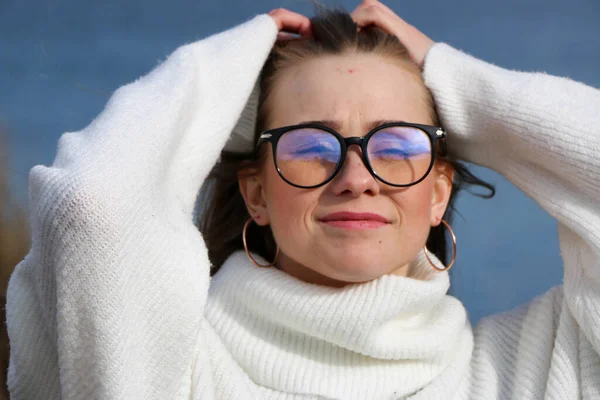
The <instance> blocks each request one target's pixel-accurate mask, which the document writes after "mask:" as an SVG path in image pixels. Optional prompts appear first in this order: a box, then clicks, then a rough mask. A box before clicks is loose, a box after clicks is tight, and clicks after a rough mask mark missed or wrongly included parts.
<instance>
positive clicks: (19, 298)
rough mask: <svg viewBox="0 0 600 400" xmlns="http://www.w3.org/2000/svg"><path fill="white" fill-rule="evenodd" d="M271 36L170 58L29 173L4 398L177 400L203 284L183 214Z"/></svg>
mask: <svg viewBox="0 0 600 400" xmlns="http://www.w3.org/2000/svg"><path fill="white" fill-rule="evenodd" d="M276 35H277V27H276V24H274V23H273V20H272V19H271V18H269V17H267V16H259V17H257V18H255V19H254V20H252V21H250V22H248V23H246V24H243V25H241V26H239V27H236V28H234V29H231V30H229V31H226V32H224V33H221V34H218V35H214V36H212V37H210V38H207V39H205V40H202V41H199V42H196V43H193V44H190V45H187V46H183V47H181V48H180V49H178V50H177V51H176V52H175V53H174V54H172V55H171V56H170V57H169V58H168V59H167V60H166V61H165V62H164V63H163V64H162V65H160V66H159V67H157V68H156V69H155V70H153V71H152V72H151V73H150V74H148V75H147V76H145V77H143V78H141V79H139V80H138V81H136V82H134V83H132V84H130V85H126V86H124V87H123V88H121V89H119V90H117V92H116V93H115V94H114V95H113V96H112V98H111V99H110V101H109V102H108V104H107V106H106V108H105V110H104V111H103V112H102V114H101V115H100V116H99V117H97V118H96V119H95V120H94V121H93V122H92V123H91V124H90V125H89V126H88V127H86V128H85V129H84V130H82V131H80V132H76V133H67V134H64V135H63V136H62V137H61V139H60V141H59V144H58V152H57V156H56V159H55V161H54V163H53V165H52V166H50V167H44V166H37V167H34V168H33V169H32V171H31V173H30V207H31V219H32V232H33V237H32V248H31V251H30V253H29V254H28V255H27V257H26V258H25V260H24V261H23V262H22V263H20V264H19V266H18V267H17V268H16V270H15V273H14V274H13V276H12V277H11V281H10V285H9V289H8V301H7V324H8V331H9V336H10V341H11V360H10V368H9V388H10V391H11V394H12V398H14V399H25V398H27V399H36V398H40V399H41V398H44V399H48V398H63V399H79V398H144V399H166V398H173V395H174V394H175V393H182V394H184V395H185V393H186V390H185V387H186V386H187V387H189V386H190V385H191V383H190V382H189V380H190V376H191V373H192V372H191V368H192V365H193V364H194V357H196V356H198V355H196V354H194V349H196V348H198V343H197V338H198V337H201V335H200V332H199V330H200V326H201V321H202V317H203V309H204V305H205V302H206V297H207V293H208V285H209V261H208V257H207V252H206V248H205V245H204V242H203V240H202V237H201V236H200V234H199V232H198V231H197V229H196V228H195V226H194V225H193V222H192V211H193V207H194V202H195V200H196V196H197V194H198V191H199V189H200V186H201V184H202V182H203V180H204V179H205V177H206V176H207V175H208V173H209V171H210V169H211V167H212V166H213V164H214V163H215V162H216V160H217V158H218V157H219V154H220V152H221V149H222V148H223V147H224V145H225V143H226V141H227V139H228V137H229V135H230V133H231V131H232V129H233V128H234V125H235V123H236V120H238V117H239V116H240V114H241V113H242V110H243V108H244V104H245V103H246V100H247V99H248V97H249V95H250V93H251V91H252V88H253V86H254V84H255V81H256V79H257V76H258V73H259V72H260V69H261V67H262V64H263V62H264V60H265V58H266V57H267V55H268V53H269V51H270V49H271V47H272V45H273V42H274V41H275V38H276ZM239 126H242V127H243V126H246V129H251V127H248V125H247V124H241V125H239ZM239 126H238V127H239ZM200 357H201V355H200ZM202 367H203V366H202V365H201V363H200V364H199V368H202ZM188 375H190V376H188ZM187 396H188V397H189V391H188V394H187Z"/></svg>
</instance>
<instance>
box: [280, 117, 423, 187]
mask: <svg viewBox="0 0 600 400" xmlns="http://www.w3.org/2000/svg"><path fill="white" fill-rule="evenodd" d="M341 155H342V145H341V143H340V141H339V140H338V138H337V137H336V136H334V135H333V134H331V133H330V132H327V131H325V130H321V129H315V128H301V129H294V130H291V131H288V132H286V133H284V134H283V135H282V136H281V137H280V138H279V142H278V144H277V154H276V155H275V159H276V162H277V167H278V168H279V172H280V173H281V175H282V176H283V177H284V178H285V179H286V180H288V181H289V182H291V183H292V184H294V185H298V186H316V185H319V184H321V183H323V182H325V181H326V180H328V179H329V178H331V176H332V175H333V174H334V173H335V171H336V170H337V167H338V164H339V163H340V162H342V160H341ZM366 157H367V159H368V161H369V163H370V164H371V167H372V169H373V172H374V173H375V174H376V175H377V176H378V177H379V178H380V179H382V180H383V181H385V182H387V183H390V184H393V185H410V184H411V183H414V182H416V181H418V180H420V179H421V178H422V177H423V176H425V174H426V173H427V171H428V169H429V166H430V164H431V142H430V140H429V136H428V135H427V133H425V132H424V131H422V130H421V129H419V128H415V127H409V126H392V127H387V128H383V129H380V130H379V131H377V132H376V133H374V134H373V135H372V136H371V137H370V139H369V141H368V144H367V154H366Z"/></svg>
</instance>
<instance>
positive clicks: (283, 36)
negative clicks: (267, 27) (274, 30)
mask: <svg viewBox="0 0 600 400" xmlns="http://www.w3.org/2000/svg"><path fill="white" fill-rule="evenodd" d="M302 37H303V36H302V35H300V34H298V33H291V32H284V31H280V32H279V33H278V34H277V41H279V42H287V41H288V40H295V39H302Z"/></svg>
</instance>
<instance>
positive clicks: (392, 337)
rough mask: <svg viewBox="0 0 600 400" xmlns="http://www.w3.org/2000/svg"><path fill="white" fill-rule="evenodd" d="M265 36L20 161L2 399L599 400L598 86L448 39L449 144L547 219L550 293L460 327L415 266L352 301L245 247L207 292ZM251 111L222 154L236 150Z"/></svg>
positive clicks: (443, 62) (151, 79) (213, 50)
mask: <svg viewBox="0 0 600 400" xmlns="http://www.w3.org/2000/svg"><path fill="white" fill-rule="evenodd" d="M276 33H277V29H276V27H275V24H274V23H273V21H272V20H271V19H270V18H269V17H268V16H264V15H263V16H259V17H257V18H255V19H253V20H252V21H249V22H247V23H246V24H243V25H241V26H239V27H236V28H234V29H232V30H229V31H226V32H224V33H221V34H218V35H215V36H212V37H210V38H208V39H205V40H202V41H199V42H197V43H193V44H190V45H187V46H183V47H182V48H180V49H178V50H177V51H176V52H175V53H174V54H173V55H172V56H171V57H170V58H169V59H168V60H167V61H166V62H164V63H163V64H162V65H160V66H159V67H157V68H156V69H155V70H154V71H152V72H151V73H150V74H149V75H147V76H145V77H143V78H141V79H140V80H138V81H136V82H135V83H133V84H130V85H127V86H125V87H123V88H121V89H119V90H118V91H117V92H116V93H115V94H114V96H113V97H112V98H111V100H110V101H109V103H108V105H107V106H106V109H105V110H104V111H103V112H102V114H101V115H100V116H99V117H98V118H96V120H94V121H93V122H92V123H91V124H90V126H88V127H87V128H85V129H84V130H82V131H80V132H76V133H66V134H65V135H63V136H62V137H61V139H60V141H59V145H58V154H57V156H56V160H55V161H54V164H53V165H52V166H50V167H46V166H37V167H35V168H33V169H32V171H31V175H30V196H31V218H32V229H33V231H32V232H33V245H32V248H31V251H30V253H29V254H28V255H27V257H26V258H25V260H24V261H23V262H21V263H20V264H19V266H18V267H17V269H16V271H15V273H14V274H13V276H12V278H11V281H10V286H9V291H8V304H7V321H8V329H9V335H10V341H11V359H10V368H9V386H10V391H11V393H12V398H13V399H15V400H20V399H58V398H63V399H219V400H224V399H227V400H234V399H235V400H238V399H344V400H348V399H357V400H365V399H397V398H406V397H411V398H413V399H438V398H439V399H451V398H454V399H579V398H583V399H599V398H600V357H599V354H600V206H599V204H600V178H599V176H600V130H599V129H600V93H599V92H598V91H597V90H595V89H592V88H590V87H586V86H584V85H582V84H579V83H576V82H573V81H570V80H568V79H562V78H555V77H551V76H547V75H544V74H530V73H520V72H512V71H507V70H503V69H500V68H497V67H494V66H492V65H490V64H486V63H484V62H481V61H478V60H476V59H474V58H472V57H470V56H468V55H465V54H463V53H461V52H459V51H457V50H454V49H453V48H451V47H449V46H447V45H444V44H436V45H435V46H434V47H433V48H432V50H431V51H430V53H429V54H428V56H427V59H426V64H425V79H426V84H427V86H428V87H429V88H430V89H431V91H432V93H433V95H434V97H435V101H436V104H437V106H438V111H439V113H440V117H441V119H442V123H443V126H445V127H446V128H447V129H448V130H449V132H450V133H449V135H450V137H449V139H448V141H449V146H450V149H451V151H453V152H454V154H455V155H456V156H457V157H459V158H460V159H463V160H467V161H471V162H475V163H477V164H482V165H485V166H488V167H490V168H493V169H495V170H496V171H499V172H500V173H502V174H503V175H504V176H506V177H507V178H508V179H509V180H511V181H512V182H513V183H515V184H516V185H517V186H519V187H520V188H521V189H522V190H524V191H525V192H526V193H527V194H528V195H529V196H531V197H532V198H534V199H535V200H536V201H537V202H538V203H539V204H540V205H541V206H542V207H544V209H546V210H547V211H548V212H549V213H550V214H551V215H552V216H554V217H555V218H556V219H557V220H558V234H559V236H560V245H561V252H562V257H563V259H564V264H565V280H564V286H561V287H556V288H554V289H552V290H550V291H548V292H547V293H546V294H544V295H542V296H541V297H539V298H537V299H536V300H534V301H532V302H531V303H530V304H528V305H526V306H523V307H521V308H519V309H518V310H515V311H513V312H510V313H506V314H501V315H496V316H493V317H490V318H487V319H484V320H483V321H482V322H481V323H480V324H479V325H478V326H477V327H476V328H475V330H474V331H472V330H471V327H470V325H469V322H468V319H467V317H466V312H465V310H464V307H463V306H462V304H461V303H460V302H459V301H458V300H456V299H455V298H453V297H451V296H448V295H446V291H447V289H448V286H449V279H448V275H447V273H436V272H434V271H433V269H432V268H431V267H430V266H429V265H428V264H427V262H426V261H425V260H424V259H423V258H422V256H420V257H419V258H417V259H416V260H415V261H414V262H413V264H414V268H413V270H414V274H413V275H412V276H410V277H399V276H393V275H385V276H382V277H380V278H378V279H376V280H374V281H371V282H368V283H364V284H358V285H352V286H347V287H345V288H331V287H325V286H318V285H312V284H307V283H304V282H301V281H299V280H297V279H295V278H293V277H292V276H290V275H287V274H285V273H284V272H282V271H280V270H277V269H262V268H257V267H255V266H253V265H252V264H250V263H249V261H248V260H247V259H246V257H245V255H244V254H243V253H241V252H239V253H236V254H234V255H232V256H231V257H230V259H229V260H228V261H227V262H226V263H225V265H224V266H223V267H222V269H221V270H220V271H219V272H218V273H217V274H216V275H215V277H213V278H212V280H211V279H210V278H209V261H208V257H207V252H206V247H205V245H204V242H203V240H202V237H201V235H200V234H199V232H198V230H197V229H196V227H195V226H194V224H193V222H192V218H191V215H192V213H193V209H194V204H195V201H196V198H197V194H198V191H199V189H200V187H201V184H202V182H203V180H204V179H205V178H206V176H207V174H208V172H209V170H210V168H211V166H212V165H213V164H214V163H215V162H216V160H217V159H218V157H219V153H220V151H221V149H223V147H224V146H225V144H226V142H227V140H228V137H229V135H230V132H231V131H232V129H233V128H234V125H235V122H236V121H237V120H238V117H239V116H240V113H241V112H242V110H243V109H244V106H245V104H246V102H247V100H248V98H249V96H250V94H251V92H252V89H253V87H254V83H255V81H256V79H257V76H258V73H259V71H260V69H261V67H262V64H263V63H264V61H265V58H266V56H267V54H268V52H269V50H270V48H271V46H272V45H273V43H274V40H275V38H276ZM254 100H255V99H254ZM254 105H255V103H254V101H251V102H250V106H249V107H247V108H246V113H244V114H243V117H244V118H242V120H241V123H240V124H238V125H237V127H236V129H235V131H236V132H235V134H234V135H233V139H231V141H230V142H229V144H228V146H230V147H231V148H235V147H238V148H245V147H247V145H248V142H247V138H248V137H249V134H250V132H251V130H252V125H253V118H254V111H255V110H253V109H252V107H253V106H254ZM482 229H486V228H484V227H482ZM515 262H516V263H518V262H519V260H515ZM521 267H522V268H527V265H522V266H521ZM456 268H460V264H459V265H457V266H456ZM481 268H485V266H481ZM515 279H519V277H518V276H515ZM508 289H509V288H507V290H508Z"/></svg>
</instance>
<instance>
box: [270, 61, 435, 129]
mask: <svg viewBox="0 0 600 400" xmlns="http://www.w3.org/2000/svg"><path fill="white" fill-rule="evenodd" d="M425 95H426V89H425V87H424V86H423V83H422V82H419V80H418V79H417V77H415V75H414V73H412V72H409V71H408V70H406V69H405V68H403V67H402V66H401V65H400V64H399V63H398V62H394V60H391V59H389V58H386V57H382V56H378V55H373V54H347V55H334V56H322V57H316V58H313V59H310V60H306V61H302V62H301V63H299V64H297V65H294V66H291V67H288V68H286V69H285V70H283V71H282V72H281V73H280V75H279V76H278V77H277V78H276V81H275V84H274V86H273V89H272V92H271V96H270V99H269V103H270V104H269V107H268V109H269V118H268V120H269V121H270V124H269V125H270V126H269V127H270V128H272V127H277V126H285V125H292V124H296V123H299V122H303V121H311V120H333V121H336V122H338V123H339V124H340V125H341V126H343V127H346V128H357V127H358V126H361V127H364V126H367V125H369V123H370V122H372V121H376V120H401V121H407V122H417V123H423V124H428V123H431V117H430V114H429V108H428V106H427V102H426V100H425V98H426V96H425Z"/></svg>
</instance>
